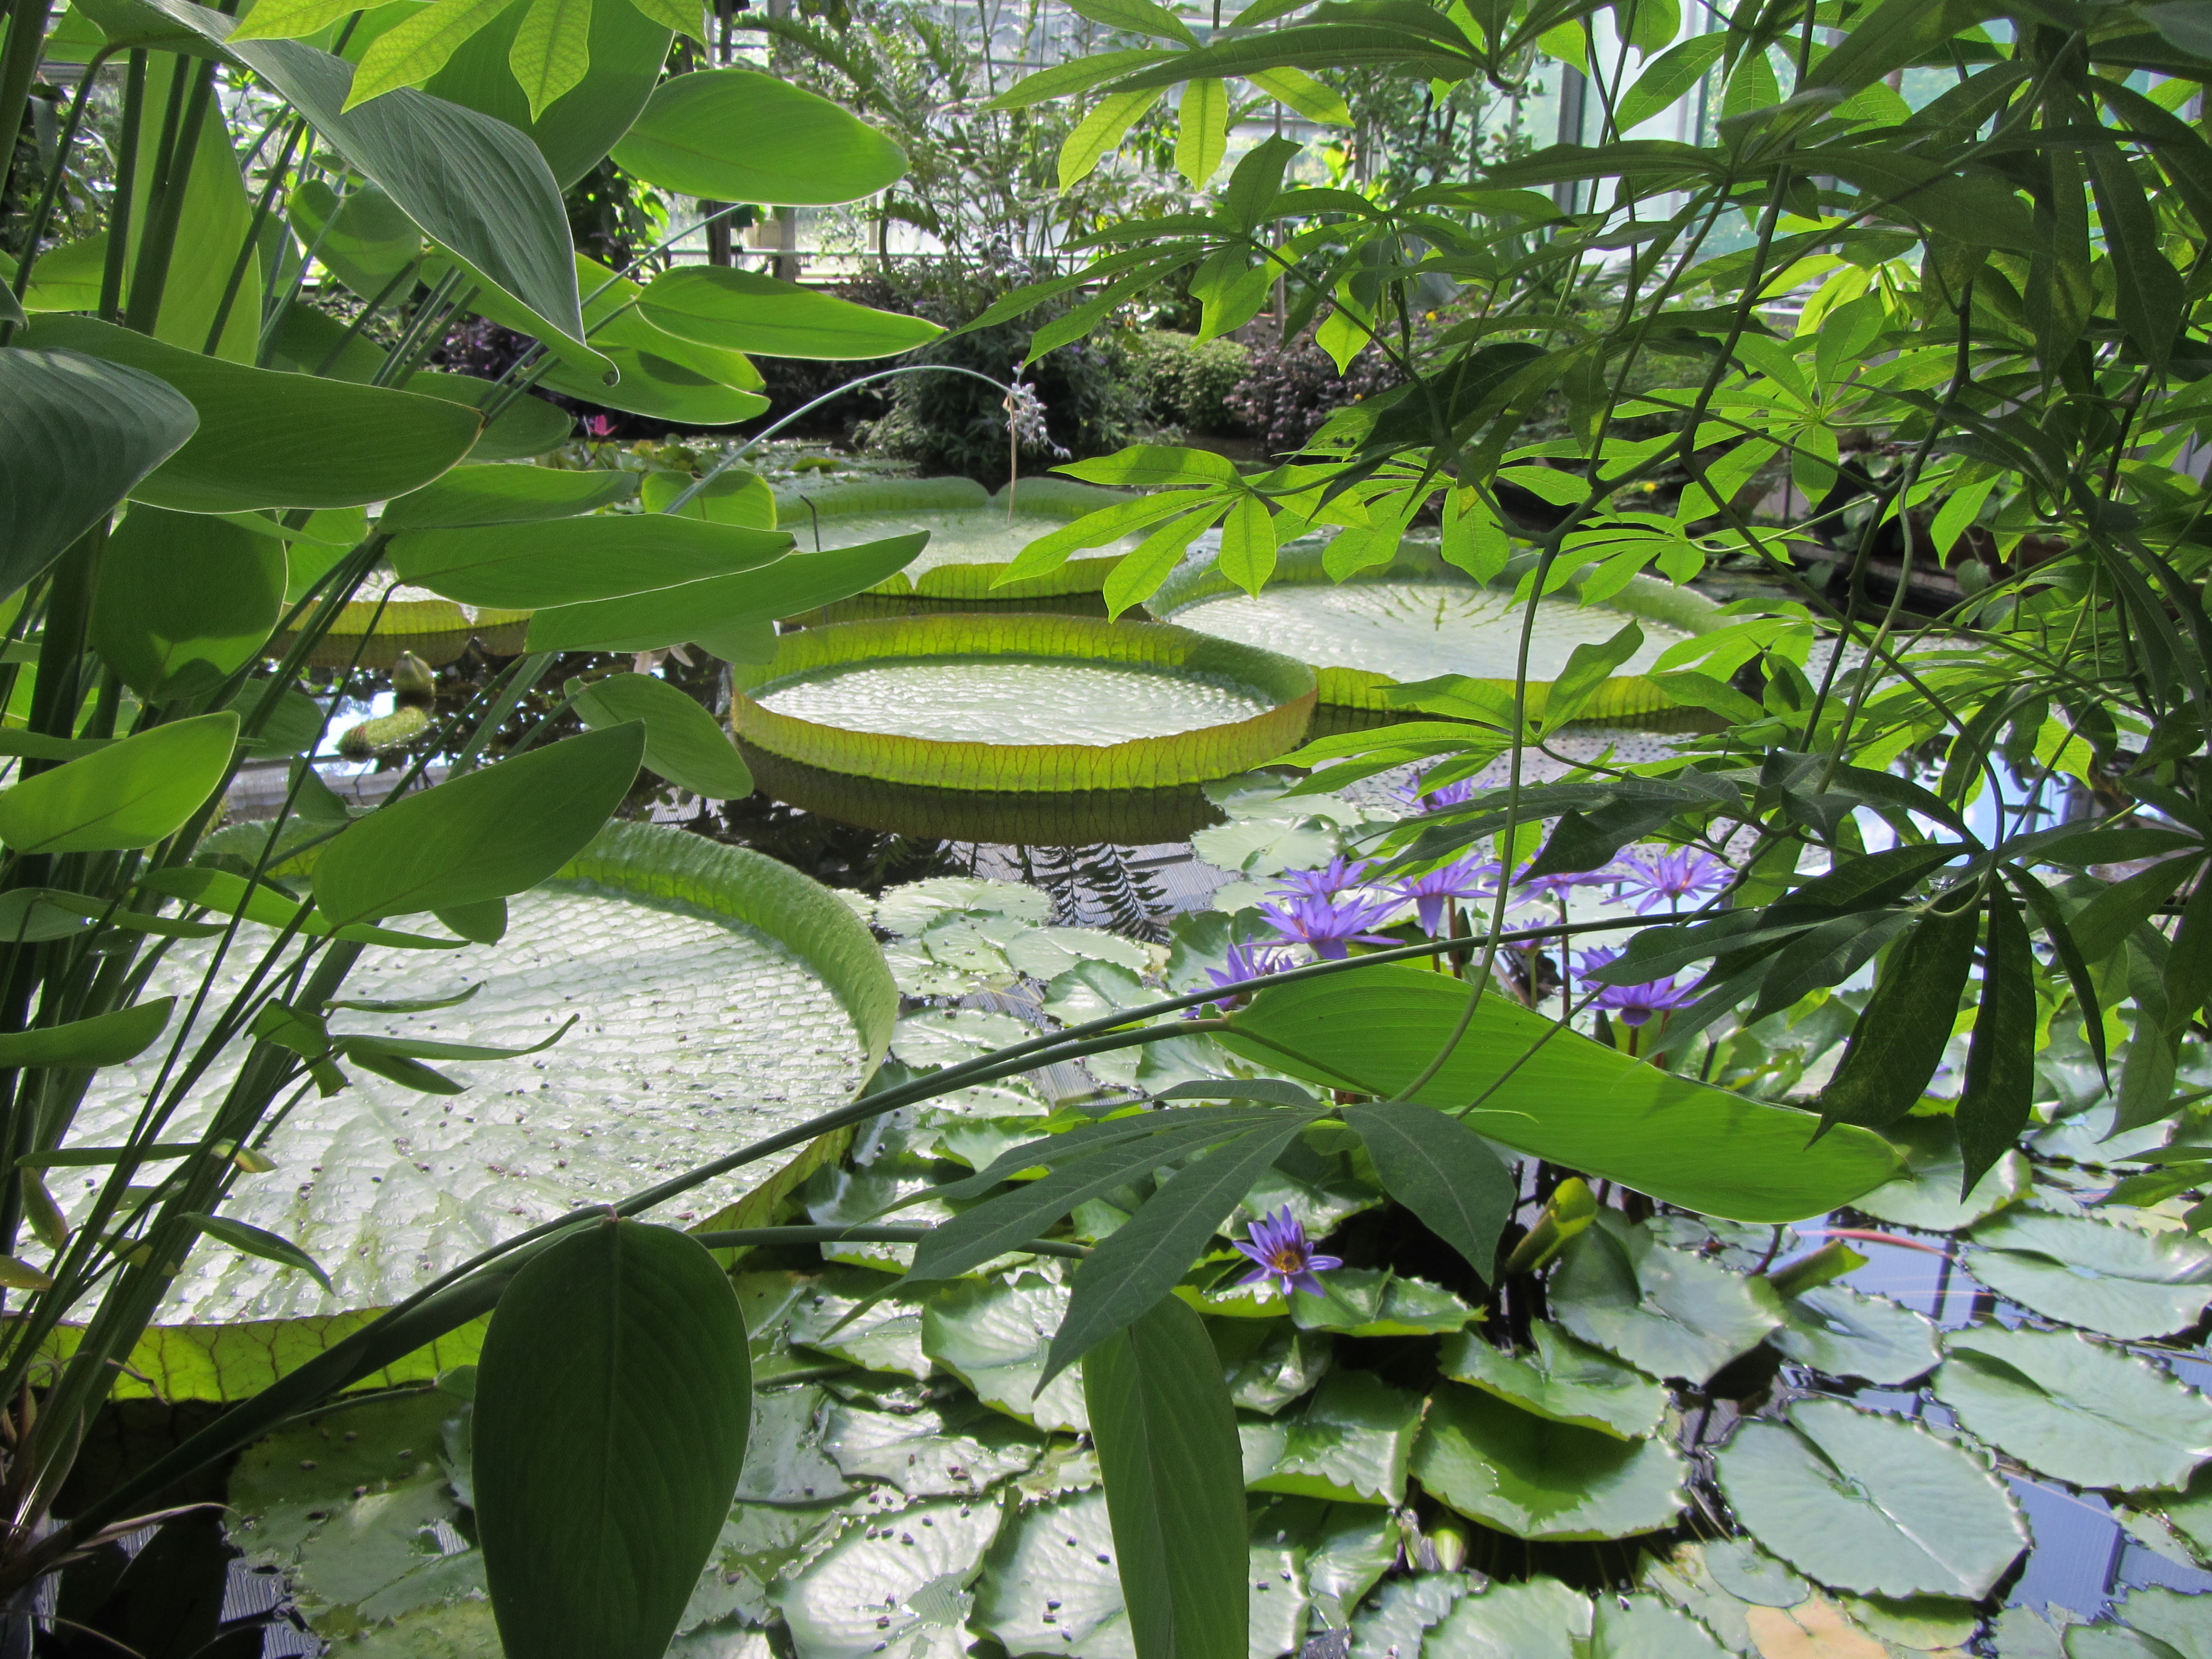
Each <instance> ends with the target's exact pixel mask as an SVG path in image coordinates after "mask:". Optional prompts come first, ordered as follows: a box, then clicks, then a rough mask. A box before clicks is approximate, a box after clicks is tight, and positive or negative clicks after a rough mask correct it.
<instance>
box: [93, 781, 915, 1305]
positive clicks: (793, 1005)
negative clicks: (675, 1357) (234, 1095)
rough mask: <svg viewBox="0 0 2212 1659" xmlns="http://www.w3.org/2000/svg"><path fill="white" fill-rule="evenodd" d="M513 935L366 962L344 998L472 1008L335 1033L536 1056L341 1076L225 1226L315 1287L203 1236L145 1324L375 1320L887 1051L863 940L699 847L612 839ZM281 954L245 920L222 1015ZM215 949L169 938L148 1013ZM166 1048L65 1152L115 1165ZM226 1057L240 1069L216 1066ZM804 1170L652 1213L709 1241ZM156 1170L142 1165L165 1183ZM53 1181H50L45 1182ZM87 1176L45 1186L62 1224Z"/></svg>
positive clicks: (147, 1059) (525, 916)
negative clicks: (108, 1159)
mask: <svg viewBox="0 0 2212 1659" xmlns="http://www.w3.org/2000/svg"><path fill="white" fill-rule="evenodd" d="M507 916H508V925H507V933H506V936H505V937H504V938H503V939H501V941H500V942H499V943H498V944H497V945H491V946H471V947H469V948H467V949H463V950H455V951H400V950H393V949H389V948H386V947H383V946H377V945H371V946H369V947H368V948H367V949H365V950H364V951H362V956H361V958H360V961H359V962H358V963H357V964H356V967H355V969H354V970H353V972H352V974H351V975H350V976H349V978H348V980H347V981H346V985H345V994H346V995H347V997H348V998H349V999H351V1000H387V1001H389V1000H422V1001H428V1000H437V999H441V998H445V997H452V996H457V995H459V994H460V993H462V992H464V991H466V990H467V989H468V988H469V987H471V986H472V985H480V986H481V988H480V989H479V990H478V991H477V994H475V995H474V996H473V997H471V999H470V1000H467V1001H465V1002H461V1003H459V1004H458V1005H457V1006H451V1007H445V1008H434V1009H430V1010H427V1011H424V1012H368V1011H359V1012H340V1013H338V1014H337V1015H334V1016H333V1017H332V1018H331V1025H332V1027H333V1028H334V1029H335V1030H338V1031H343V1032H349V1033H355V1034H361V1035H369V1036H383V1037H400V1038H406V1039H413V1040H425V1039H427V1040H435V1041H439V1042H459V1043H466V1044H475V1045H483V1046H489V1047H499V1048H524V1047H526V1046H527V1045H530V1044H533V1043H537V1042H542V1041H543V1040H544V1039H545V1038H547V1037H550V1036H553V1035H554V1034H555V1033H556V1031H558V1030H560V1028H561V1027H562V1024H564V1023H565V1022H566V1021H567V1020H568V1018H569V1017H570V1016H571V1015H576V1016H579V1017H580V1020H579V1023H578V1024H577V1025H576V1026H575V1028H574V1029H573V1030H569V1031H568V1033H567V1034H566V1035H565V1036H562V1037H561V1039H560V1041H559V1042H556V1043H555V1044H554V1045H553V1046H552V1047H550V1048H545V1049H544V1050H543V1051H542V1052H538V1053H534V1054H522V1055H520V1056H519V1057H517V1058H514V1059H510V1060H465V1061H460V1062H457V1063H455V1064H454V1065H453V1066H450V1067H445V1066H444V1063H443V1062H441V1069H448V1070H450V1072H451V1074H452V1075H453V1077H454V1078H455V1079H456V1080H457V1081H459V1082H460V1083H462V1084H464V1085H466V1089H465V1092H464V1093H461V1094H459V1095H452V1096H444V1095H431V1094H421V1093H416V1092H414V1091H411V1090H409V1089H407V1088H404V1087H403V1086H402V1085H398V1084H397V1083H392V1082H389V1081H387V1080H386V1079H383V1078H381V1077H378V1076H374V1075H372V1074H370V1073H368V1072H367V1071H365V1070H362V1069H361V1068H359V1067H357V1066H354V1065H352V1064H351V1063H350V1062H341V1069H343V1071H345V1072H346V1073H347V1074H348V1075H349V1078H350V1079H351V1081H350V1084H349V1086H348V1087H347V1088H346V1089H345V1090H344V1091H343V1092H341V1093H339V1094H337V1095H334V1096H331V1097H329V1098H328V1099H315V1098H313V1097H310V1098H309V1099H307V1100H306V1101H304V1102H302V1103H301V1104H300V1105H299V1106H298V1107H296V1108H295V1109H293V1110H292V1112H291V1113H290V1115H289V1116H287V1117H286V1118H285V1119H284V1120H283V1124H282V1125H281V1127H278V1129H277V1130H276V1133H275V1134H274V1135H273V1136H272V1137H271V1138H270V1140H269V1142H268V1144H267V1145H266V1146H264V1148H263V1149H262V1150H263V1151H264V1152H266V1153H267V1155H268V1156H269V1158H270V1159H271V1160H272V1161H273V1162H274V1163H275V1164H276V1169H275V1170H273V1171H272V1172H270V1173H266V1174H261V1175H251V1176H243V1177H241V1178H240V1180H239V1182H237V1185H236V1187H235V1188H234V1195H233V1196H232V1197H231V1198H230V1199H228V1200H227V1201H226V1202H225V1204H224V1206H223V1213H224V1214H225V1215H226V1216H227V1217H228V1218H231V1219H233V1220H235V1221H240V1222H243V1223H245V1224H246V1225H250V1226H255V1227H259V1228H262V1229H264V1231H270V1232H273V1233H276V1234H278V1235H279V1236H281V1237H285V1238H288V1239H290V1240H292V1241H293V1242H295V1243H297V1244H298V1245H299V1246H300V1247H301V1249H303V1250H305V1251H306V1252H307V1254H308V1255H310V1256H312V1257H313V1258H314V1259H315V1260H316V1261H319V1262H320V1263H321V1264H322V1265H323V1266H324V1267H325V1269H326V1270H327V1271H328V1272H329V1273H330V1275H331V1281H332V1283H333V1285H335V1290H334V1291H331V1292H325V1291H324V1290H323V1289H322V1287H321V1286H320V1285H319V1284H318V1283H316V1281H315V1280H314V1279H313V1278H312V1277H311V1276H309V1275H308V1274H307V1273H301V1272H297V1271H293V1270H290V1269H287V1268H284V1267H280V1266H279V1265H277V1264H276V1263H275V1262H272V1261H265V1260H264V1259H262V1258H260V1257H258V1256H251V1255H243V1254H241V1253H240V1252H238V1251H235V1250H233V1249H227V1248H224V1247H222V1246H221V1245H219V1244H218V1243H216V1241H215V1240H213V1239H208V1240H204V1241H203V1242H202V1243H200V1244H199V1245H198V1246H197V1248H196V1249H194V1250H193V1251H192V1254H191V1256H190V1257H189V1258H188V1259H187V1261H186V1262H185V1269H184V1272H183V1273H180V1274H179V1275H178V1277H177V1279H175V1281H174V1282H173V1285H172V1287H171V1290H170V1292H169V1295H168V1297H167V1299H166V1300H165V1302H164V1304H163V1305H162V1308H161V1314H160V1320H161V1322H162V1323H163V1324H172V1323H177V1324H183V1323H191V1324H218V1323H219V1324H225V1325H228V1324H233V1323H237V1322H244V1321H253V1320H274V1319H299V1318H307V1317H313V1316H322V1315H327V1314H331V1313H336V1312H339V1311H342V1310H358V1309H367V1308H381V1307H388V1306H390V1305H391V1304H393V1303H396V1302H398V1301H399V1300H401V1299H402V1298H404V1297H406V1296H408V1295H410V1294H411V1293H412V1292H413V1291H415V1290H416V1289H417V1288H419V1287H420V1286H421V1285H422V1284H424V1283H425V1282H426V1281H427V1280H428V1279H429V1278H430V1277H433V1276H435V1275H436V1274H438V1273H443V1272H445V1271H447V1269H449V1268H452V1267H457V1266H459V1264H460V1263H461V1262H462V1261H465V1260H467V1259H468V1258H469V1257H471V1256H472V1255H476V1254H477V1252H478V1251H480V1250H482V1249H484V1247H485V1246H486V1245H488V1244H490V1243H494V1242H495V1241H497V1240H499V1239H502V1238H507V1237H513V1235H514V1234H516V1233H519V1232H520V1231H523V1230H524V1229H526V1228H527V1227H531V1226H534V1225H538V1224H539V1223H542V1222H546V1221H550V1220H552V1219H554V1218H556V1217H559V1216H562V1215H566V1214H568V1213H570V1212H573V1211H574V1210H575V1209H576V1208H578V1207H579V1206H584V1205H587V1204H592V1203H607V1202H612V1201H613V1200H617V1199H619V1198H622V1197H623V1196H625V1195H627V1194H630V1193H633V1192H635V1191H636V1190H638V1189H639V1188H642V1187H646V1186H648V1185H650V1184H651V1183H653V1182H655V1181H659V1180H661V1179H663V1178H665V1177H666V1176H672V1175H675V1174H677V1173H678V1172H679V1171H681V1170H686V1169H690V1168H693V1167H695V1166H696V1165H698V1164H704V1163H706V1162H708V1160H710V1159H712V1158H716V1157H719V1156H720V1155H722V1154H724V1153H726V1152H728V1151H729V1150H730V1149H731V1148H732V1147H733V1146H743V1145H744V1144H745V1143H746V1142H748V1141H751V1140H754V1139H758V1138H760V1137H762V1136H764V1135H768V1134H771V1133H777V1132H780V1131H783V1130H788V1129H791V1128H793V1127H796V1126H798V1125H799V1124H801V1123H804V1122H805V1121H807V1120H808V1119H809V1118H811V1117H813V1116H816V1115H818V1114H820V1113H823V1112H826V1111H828V1110H830V1109H833V1108H835V1107H836V1106H838V1105H841V1104H842V1103H844V1102H845V1101H846V1100H847V1099H848V1098H849V1097H851V1095H852V1093H853V1091H854V1089H855V1088H856V1087H857V1086H858V1085H859V1084H860V1081H861V1079H863V1078H864V1077H865V1076H866V1073H867V1072H868V1071H869V1070H871V1069H872V1066H873V1063H874V1060H875V1058H876V1057H877V1056H878V1054H880V1052H881V1050H880V1047H879V1045H880V1043H881V1042H882V1041H883V1039H884V1036H887V1035H888V1031H889V1019H890V1015H891V1014H892V1013H893V1012H895V1011H896V998H897V992H896V987H894V986H893V985H892V983H891V981H890V977H889V975H887V974H885V973H884V969H883V964H882V960H881V957H880V955H879V953H878V951H877V949H876V946H875V943H874V941H873V940H872V939H870V938H869V937H868V935H867V932H866V929H865V928H864V927H861V926H860V923H859V922H858V921H855V920H854V918H853V917H852V915H851V914H850V912H849V911H848V910H847V909H846V908H845V907H844V906H843V905H842V903H840V902H838V901H837V899H836V897H835V896H832V895H831V894H830V893H829V891H828V890H826V889H824V888H822V887H819V886H817V884H814V883H812V882H811V881H808V880H807V879H805V878H804V877H802V876H799V874H798V873H797V872H794V871H793V870H790V869H789V868H787V867H786V866H783V865H781V864H778V863H776V862H775V860H770V859H768V858H766V857H763V856H762V855H760V854H755V853H752V852H750V851H748V850H746V849H744V848H735V847H726V846H721V845H720V844H718V843H715V842H709V841H707V840H706V839H704V838H703V837H702V836H691V835H686V834H684V833H682V832H680V831H678V830H673V829H662V828H659V827H654V826H649V825H644V824H616V825H614V826H611V828H610V829H608V830H607V831H606V832H605V833H604V834H603V835H602V836H600V837H599V839H598V840H597V841H595V842H593V843H592V846H591V847H590V848H587V849H586V851H585V852H584V853H583V854H580V856H579V857H578V858H577V860H575V861H574V863H572V864H571V865H570V866H568V870H567V871H566V872H564V875H563V878H562V879H561V880H558V881H556V882H554V883H550V884H547V885H546V886H544V887H541V888H538V889H536V890H532V891H531V892H527V893H523V894H520V895H518V896H515V897H513V898H512V899H510V900H509V901H508V902H507ZM273 937H274V935H273V934H272V933H270V930H268V929H267V928H264V927H259V926H258V925H257V924H252V923H247V924H245V925H243V926H241V927H240V931H239V937H238V941H237V944H236V945H235V947H234V949H232V950H231V951H229V953H228V957H226V958H225V961H224V963H223V965H222V968H221V969H220V970H219V971H218V972H217V973H216V975H215V977H214V995H215V1000H214V1001H213V1002H211V1003H210V1006H211V1007H218V1008H219V1007H221V1006H222V1003H223V1001H224V1000H227V999H228V996H229V995H230V994H231V993H232V992H233V991H234V990H236V989H238V988H239V987H240V986H241V985H242V984H243V982H244V975H246V973H247V972H248V971H249V970H251V969H252V966H253V964H254V963H257V962H258V961H259V959H260V958H261V956H262V954H263V951H264V947H265V946H266V945H268V944H270V942H271V940H272V939H273ZM219 942H220V941H219V940H215V939H179V940H177V941H175V942H174V943H173V945H171V946H170V948H169V949H168V951H167V953H166V954H165V955H164V956H163V957H162V958H161V961H160V962H159V963H155V964H154V965H153V970H152V977H151V981H150V982H149V985H148V986H147V987H146V995H147V996H148V997H149V998H150V997H154V996H158V995H161V994H168V993H179V994H184V995H185V996H186V997H187V998H189V997H190V996H191V994H193V993H194V991H195V990H196V989H197V986H198V984H199V981H200V978H201V975H202V973H203V970H204V969H205V968H206V967H207V966H208V965H209V963H210V962H211V961H212V960H213V957H212V951H213V947H214V946H215V945H216V944H217V943H219ZM234 1052H235V1051H234ZM166 1054H167V1048H166V1046H165V1045H163V1044H159V1043H157V1044H155V1045H154V1046H153V1047H152V1048H149V1049H148V1050H146V1052H145V1053H144V1054H141V1055H140V1056H139V1057H138V1058H137V1060H133V1061H131V1062H127V1063H125V1064H123V1065H118V1066H108V1067H106V1069H104V1070H102V1071H101V1072H100V1073H99V1075H98V1076H97V1078H96V1079H94V1083H93V1085H92V1088H91V1090H90V1091H89V1092H88V1095H87V1097H86V1099H85V1102H84V1104H83V1106H82V1109H80V1110H79V1112H78V1113H77V1115H76V1121H75V1123H74V1125H73V1127H72V1132H71V1139H72V1141H73V1142H74V1143H75V1144H78V1145H82V1146H114V1145H116V1144H118V1143H119V1142H120V1141H122V1140H123V1139H125V1137H126V1134H127V1133H128V1131H129V1128H130V1126H131V1123H132V1122H133V1121H134V1120H135V1119H136V1118H137V1115H138V1113H139V1112H140V1110H141V1109H143V1105H144V1103H145V1098H146V1094H147V1091H148V1090H149V1088H150V1087H151V1086H152V1085H153V1084H154V1081H155V1076H156V1074H157V1073H159V1072H160V1070H161V1066H162V1065H163V1063H164V1056H165V1055H166ZM233 1070H234V1062H229V1061H219V1062H218V1063H217V1065H216V1066H215V1067H214V1069H213V1070H212V1071H211V1072H210V1074H209V1078H208V1080H207V1081H206V1082H205V1083H204V1085H202V1086H201V1087H199V1088H198V1089H197V1090H196V1091H194V1092H193V1094H192V1095H191V1097H189V1098H188V1099H187V1101H186V1102H185V1105H184V1107H183V1109H181V1111H180V1112H179V1115H178V1116H177V1117H176V1118H175V1119H173V1121H172V1122H171V1125H170V1128H169V1130H167V1131H166V1132H165V1135H164V1138H165V1139H169V1140H172V1141H185V1140H191V1139H195V1138H196V1137H197V1136H198V1135H199V1134H200V1133H201V1131H202V1129H203V1128H204V1126H205V1124H206V1123H207V1121H208V1120H209V1116H210V1114H211V1113H212V1112H213V1111H214V1109H215V1108H216V1103H218V1102H219V1101H220V1100H221V1099H222V1097H223V1095H224V1092H225V1091H226V1090H227V1089H228V1085H229V1081H230V1077H231V1073H232V1071H233ZM801 1156H802V1152H800V1151H799V1150H798V1149H794V1150H793V1151H792V1152H787V1153H784V1154H781V1155H780V1156H778V1157H776V1158H770V1159H768V1160H765V1161H764V1162H763V1163H759V1164H751V1165H748V1166H747V1167H746V1168H745V1169H744V1170H741V1171H738V1173H736V1174H733V1175H732V1176H725V1177H722V1178H720V1179H718V1180H716V1181H714V1182H708V1183H707V1184H706V1185H704V1186H702V1187H701V1188H696V1189H695V1190H694V1191H692V1192H690V1193H687V1194H684V1198H683V1199H682V1200H680V1202H679V1203H678V1204H675V1205H671V1206H665V1207H664V1208H662V1209H661V1210H659V1211H658V1212H655V1215H654V1218H655V1219H656V1220H660V1221H665V1222H667V1223H670V1224H671V1225H678V1226H681V1225H690V1224H692V1223H695V1222H697V1221H702V1220H704V1219H706V1218H708V1217H709V1216H712V1215H714V1213H715V1212H718V1211H719V1210H720V1209H721V1208H722V1207H723V1206H726V1205H727V1204H730V1203H732V1202H733V1201H734V1200H737V1199H738V1198H739V1197H742V1196H743V1195H744V1194H746V1193H747V1192H748V1191H750V1190H752V1189H754V1188H756V1187H757V1186H758V1184H759V1183H760V1182H763V1180H765V1179H768V1178H769V1177H771V1176H775V1175H776V1174H778V1173H779V1172H780V1171H781V1170H783V1169H784V1168H785V1167H786V1166H787V1165H789V1164H792V1163H793V1161H794V1160H795V1159H798V1158H800V1157H801ZM173 1167H174V1166H173V1165H161V1164H155V1165H149V1166H148V1168H147V1171H146V1172H147V1173H148V1174H149V1176H167V1174H169V1173H170V1172H171V1170H172V1169H173ZM64 1176H65V1177H67V1178H64ZM105 1178H106V1172H105V1171H104V1170H100V1169H97V1168H80V1169H76V1170H58V1171H56V1172H55V1176H54V1178H53V1179H52V1182H51V1185H52V1188H53V1189H54V1194H55V1196H56V1197H57V1198H58V1200H60V1201H61V1203H62V1206H63V1207H64V1210H65V1211H67V1212H70V1214H71V1215H72V1216H77V1215H81V1214H82V1212H83V1211H84V1209H85V1207H86V1206H88V1204H90V1203H91V1202H92V1200H93V1195H94V1192H95V1191H96V1190H97V1188H99V1186H100V1183H101V1182H102V1181H104V1179H105Z"/></svg>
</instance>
